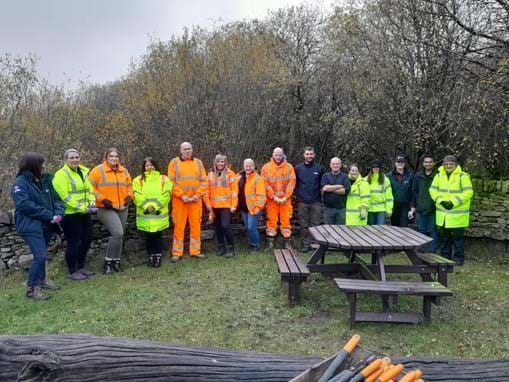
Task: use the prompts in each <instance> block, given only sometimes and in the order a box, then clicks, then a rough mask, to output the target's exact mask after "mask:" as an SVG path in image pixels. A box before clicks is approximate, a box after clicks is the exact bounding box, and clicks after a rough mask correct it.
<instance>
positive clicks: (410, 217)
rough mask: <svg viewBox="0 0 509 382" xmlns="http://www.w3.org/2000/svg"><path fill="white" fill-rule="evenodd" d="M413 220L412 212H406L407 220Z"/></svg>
mask: <svg viewBox="0 0 509 382" xmlns="http://www.w3.org/2000/svg"><path fill="white" fill-rule="evenodd" d="M413 218H414V211H412V210H410V211H408V220H412V219H413Z"/></svg>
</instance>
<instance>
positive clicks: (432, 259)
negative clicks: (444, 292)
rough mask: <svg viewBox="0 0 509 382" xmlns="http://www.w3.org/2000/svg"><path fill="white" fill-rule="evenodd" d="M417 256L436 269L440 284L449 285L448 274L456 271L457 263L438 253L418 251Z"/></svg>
mask: <svg viewBox="0 0 509 382" xmlns="http://www.w3.org/2000/svg"><path fill="white" fill-rule="evenodd" d="M416 256H417V257H418V258H419V260H421V261H422V262H423V263H424V264H427V265H430V266H432V267H434V268H435V269H436V273H437V278H438V281H439V282H440V284H442V285H443V286H447V274H448V273H451V272H453V271H454V266H455V265H456V263H455V262H454V261H452V260H450V259H447V258H445V257H443V256H440V255H437V254H436V253H420V252H417V253H416Z"/></svg>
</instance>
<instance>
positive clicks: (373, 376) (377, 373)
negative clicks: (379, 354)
mask: <svg viewBox="0 0 509 382" xmlns="http://www.w3.org/2000/svg"><path fill="white" fill-rule="evenodd" d="M383 372H384V370H383V369H378V370H377V371H375V372H374V373H373V374H371V375H370V376H369V377H367V378H366V379H365V380H364V382H375V380H376V379H377V378H378V377H379V376H381V375H382V373H383Z"/></svg>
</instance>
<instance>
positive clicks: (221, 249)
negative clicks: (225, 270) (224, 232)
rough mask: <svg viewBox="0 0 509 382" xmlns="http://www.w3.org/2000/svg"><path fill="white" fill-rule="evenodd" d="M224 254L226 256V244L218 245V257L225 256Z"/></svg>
mask: <svg viewBox="0 0 509 382" xmlns="http://www.w3.org/2000/svg"><path fill="white" fill-rule="evenodd" d="M224 254H226V247H225V246H224V244H218V245H217V252H216V255H217V256H223V255H224Z"/></svg>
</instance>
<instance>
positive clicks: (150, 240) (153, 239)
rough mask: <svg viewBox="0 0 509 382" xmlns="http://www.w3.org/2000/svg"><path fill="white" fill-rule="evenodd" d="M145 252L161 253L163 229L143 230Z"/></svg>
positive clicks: (151, 253)
mask: <svg viewBox="0 0 509 382" xmlns="http://www.w3.org/2000/svg"><path fill="white" fill-rule="evenodd" d="M145 239H146V243H147V252H148V254H149V255H150V256H152V255H161V254H162V253H163V231H158V232H145Z"/></svg>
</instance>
